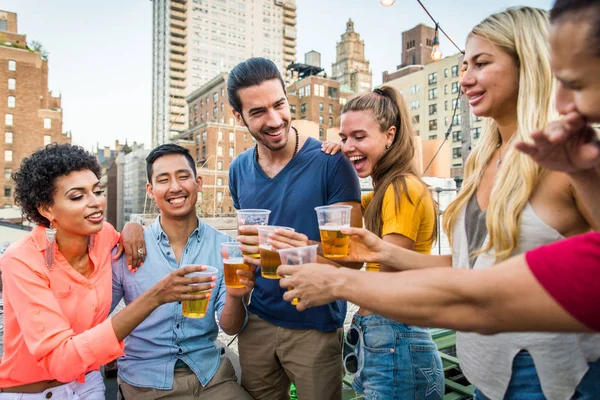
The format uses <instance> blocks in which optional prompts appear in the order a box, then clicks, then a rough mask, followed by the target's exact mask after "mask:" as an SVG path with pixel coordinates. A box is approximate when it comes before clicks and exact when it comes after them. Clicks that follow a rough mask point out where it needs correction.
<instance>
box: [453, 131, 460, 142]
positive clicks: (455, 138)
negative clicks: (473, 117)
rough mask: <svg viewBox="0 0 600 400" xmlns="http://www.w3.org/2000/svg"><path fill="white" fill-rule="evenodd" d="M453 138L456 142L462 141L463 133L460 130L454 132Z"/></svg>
mask: <svg viewBox="0 0 600 400" xmlns="http://www.w3.org/2000/svg"><path fill="white" fill-rule="evenodd" d="M452 140H453V141H455V142H460V141H462V134H461V133H460V131H455V132H452Z"/></svg>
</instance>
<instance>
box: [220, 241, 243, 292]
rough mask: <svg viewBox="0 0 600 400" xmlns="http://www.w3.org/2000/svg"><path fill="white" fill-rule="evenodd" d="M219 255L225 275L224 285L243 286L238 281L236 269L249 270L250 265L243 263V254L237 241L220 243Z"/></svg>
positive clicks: (230, 286)
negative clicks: (221, 258)
mask: <svg viewBox="0 0 600 400" xmlns="http://www.w3.org/2000/svg"><path fill="white" fill-rule="evenodd" d="M221 256H222V257H223V269H224V275H225V286H227V287H229V288H243V287H245V285H244V284H243V283H241V282H240V278H241V277H240V276H239V275H238V274H237V271H238V270H242V271H250V267H249V266H248V265H246V264H245V263H244V256H243V255H242V250H241V249H240V244H239V243H238V242H226V243H221Z"/></svg>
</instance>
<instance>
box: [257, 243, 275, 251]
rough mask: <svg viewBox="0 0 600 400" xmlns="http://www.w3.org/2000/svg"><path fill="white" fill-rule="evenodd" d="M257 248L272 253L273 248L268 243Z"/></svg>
mask: <svg viewBox="0 0 600 400" xmlns="http://www.w3.org/2000/svg"><path fill="white" fill-rule="evenodd" d="M258 247H259V248H260V249H263V250H269V251H273V247H272V246H271V245H270V244H268V243H266V244H265V243H263V244H261V245H259V246H258Z"/></svg>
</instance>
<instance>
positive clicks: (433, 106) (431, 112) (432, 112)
mask: <svg viewBox="0 0 600 400" xmlns="http://www.w3.org/2000/svg"><path fill="white" fill-rule="evenodd" d="M435 114H437V104H430V105H429V115H435Z"/></svg>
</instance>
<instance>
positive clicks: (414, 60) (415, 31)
mask: <svg viewBox="0 0 600 400" xmlns="http://www.w3.org/2000/svg"><path fill="white" fill-rule="evenodd" d="M434 37H435V29H434V28H432V27H430V26H427V25H423V24H419V25H417V26H415V27H414V28H412V29H409V30H407V31H404V32H402V49H401V52H402V64H400V65H398V66H397V67H396V71H394V72H391V73H389V72H388V71H384V72H383V83H386V82H387V81H391V80H394V79H398V78H400V77H402V76H405V75H408V74H410V73H413V72H416V71H419V70H421V69H423V66H424V65H427V64H430V63H432V62H433V59H432V58H431V50H432V48H433V38H434Z"/></svg>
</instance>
